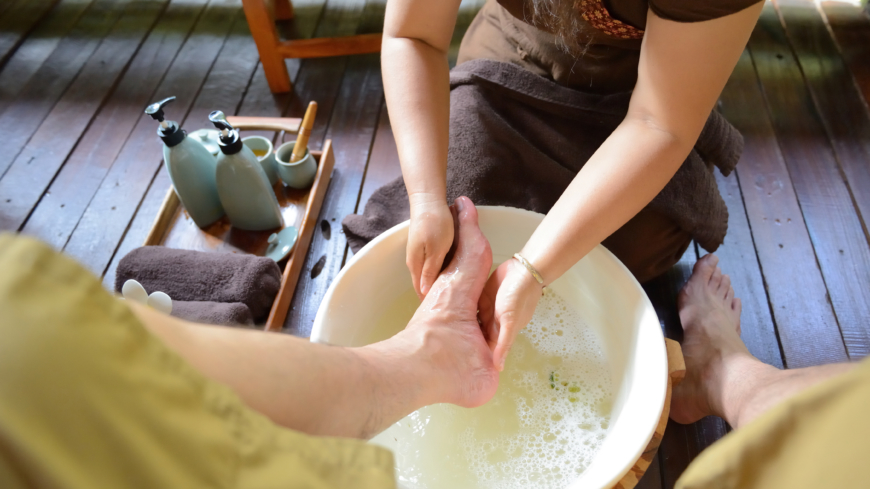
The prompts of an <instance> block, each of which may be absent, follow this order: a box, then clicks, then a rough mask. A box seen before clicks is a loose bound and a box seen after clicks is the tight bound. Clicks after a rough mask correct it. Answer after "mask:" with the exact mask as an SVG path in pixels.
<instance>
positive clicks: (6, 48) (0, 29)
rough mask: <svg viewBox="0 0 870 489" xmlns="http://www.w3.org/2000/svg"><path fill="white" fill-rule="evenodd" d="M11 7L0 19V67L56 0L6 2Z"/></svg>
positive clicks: (10, 0)
mask: <svg viewBox="0 0 870 489" xmlns="http://www.w3.org/2000/svg"><path fill="white" fill-rule="evenodd" d="M6 1H7V2H9V3H10V4H11V5H9V7H8V11H6V12H4V15H3V16H2V17H0V67H2V66H3V64H4V63H5V62H6V60H8V59H9V57H10V56H11V55H12V53H13V52H14V51H15V48H17V47H18V46H19V45H20V44H21V42H22V41H23V40H24V38H25V37H26V36H27V34H28V33H30V31H31V30H32V29H33V28H34V27H35V26H36V24H37V23H38V22H39V21H40V20H41V19H42V18H43V17H44V16H45V15H46V14H47V13H48V12H49V11H50V10H51V8H52V7H54V5H55V4H56V3H57V2H58V0H18V2H13V1H12V0H6ZM13 3H14V4H13Z"/></svg>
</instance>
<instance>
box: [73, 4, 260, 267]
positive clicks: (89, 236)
mask: <svg viewBox="0 0 870 489" xmlns="http://www.w3.org/2000/svg"><path fill="white" fill-rule="evenodd" d="M240 12H241V9H240V7H239V3H238V2H237V1H233V0H220V1H214V0H213V1H212V2H210V3H209V5H208V7H206V11H205V12H204V13H203V15H202V16H201V17H200V18H199V21H198V22H197V24H196V27H195V28H194V30H193V32H192V33H191V34H190V37H188V39H187V41H186V42H185V43H184V46H183V47H182V48H181V50H180V51H179V53H178V55H177V56H176V58H175V60H174V61H173V63H172V65H171V67H170V68H169V70H168V72H167V74H166V76H165V77H164V79H163V81H162V82H161V84H160V86H159V87H158V89H157V91H156V92H155V93H154V95H153V97H154V98H155V99H160V98H164V97H168V96H170V95H175V96H177V97H178V100H177V101H176V102H175V103H174V104H173V105H172V106H170V107H169V108H168V110H167V117H168V118H169V119H170V120H175V121H178V122H181V123H182V124H183V123H184V121H185V117H186V115H187V113H188V111H189V110H190V108H191V107H192V106H193V103H194V101H195V100H196V97H197V94H198V93H199V91H200V88H201V87H202V84H203V83H204V82H205V78H206V76H207V75H208V73H209V71H211V68H212V65H213V64H214V62H215V59H216V58H217V56H218V54H219V53H220V51H221V48H222V47H223V45H224V41H225V39H226V37H227V35H228V34H229V33H230V30H231V28H232V25H233V23H234V22H235V21H237V20H239V19H241V20H242V22H244V20H243V19H242V18H241V17H240V15H239V13H240ZM241 76H243V77H245V83H247V79H248V77H250V73H247V74H242V75H241ZM197 127H199V126H197ZM155 128H156V124H155V122H154V121H153V120H151V119H150V118H147V117H145V116H144V115H143V116H141V117H140V118H139V120H138V121H137V123H136V126H135V127H134V129H133V132H132V133H131V134H130V137H129V138H128V139H127V141H126V142H125V144H124V147H123V148H122V149H121V151H120V153H119V154H118V157H117V158H116V160H115V162H114V164H113V165H112V168H111V169H110V170H109V172H108V174H107V175H106V178H105V179H104V180H103V181H102V183H101V185H100V187H99V189H98V190H97V192H96V193H95V194H94V197H93V199H92V200H91V202H90V203H89V205H88V207H87V209H86V210H85V212H84V214H83V215H82V217H81V219H80V220H79V223H78V225H77V227H76V229H75V231H73V233H72V235H71V236H70V239H69V242H68V243H67V245H66V247H65V248H64V250H65V251H66V252H67V253H68V254H70V255H72V256H73V257H75V258H77V259H78V260H79V261H80V262H82V264H84V265H85V266H86V267H88V268H89V269H90V270H91V271H93V272H94V273H95V274H97V275H100V276H101V275H102V274H103V272H104V271H105V269H106V266H107V265H108V264H109V262H110V260H111V258H112V255H113V254H114V252H115V250H116V248H117V246H118V244H119V243H120V241H121V239H122V238H123V235H124V232H125V231H126V229H127V226H128V224H129V223H130V220H131V219H132V217H133V215H134V213H135V212H136V209H137V208H138V207H139V203H140V202H141V200H142V196H143V195H145V192H146V191H147V189H148V187H149V186H150V183H151V181H152V179H153V177H154V173H155V172H156V170H157V167H158V165H159V163H160V161H161V158H162V148H161V144H160V141H159V140H158V139H157V137H156V136H155V131H156V129H155Z"/></svg>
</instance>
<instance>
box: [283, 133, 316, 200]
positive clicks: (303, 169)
mask: <svg viewBox="0 0 870 489" xmlns="http://www.w3.org/2000/svg"><path fill="white" fill-rule="evenodd" d="M295 145H296V141H290V142H289V143H284V144H282V145H281V146H279V147H278V151H276V152H275V159H276V162H275V163H276V165H275V166H276V167H277V168H278V175H279V176H280V177H281V180H284V183H286V184H287V185H288V186H290V187H293V188H298V189H306V188H308V187H310V186H311V184H312V183H313V182H314V177H315V176H316V175H317V161H315V160H314V156H312V155H311V151H308V150H305V156H303V157H302V159H301V160H299V161H295V162H293V163H290V155H292V154H293V147H294V146H295Z"/></svg>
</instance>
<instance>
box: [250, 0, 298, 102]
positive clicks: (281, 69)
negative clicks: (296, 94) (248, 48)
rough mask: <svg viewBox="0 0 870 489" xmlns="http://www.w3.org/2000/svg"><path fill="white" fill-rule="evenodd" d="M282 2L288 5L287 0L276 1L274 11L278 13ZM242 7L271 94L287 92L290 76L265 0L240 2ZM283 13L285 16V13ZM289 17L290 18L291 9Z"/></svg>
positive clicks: (273, 21)
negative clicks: (279, 50) (279, 49)
mask: <svg viewBox="0 0 870 489" xmlns="http://www.w3.org/2000/svg"><path fill="white" fill-rule="evenodd" d="M282 1H283V2H285V3H286V4H287V5H288V6H289V5H290V3H289V1H288V0H276V10H278V11H280V9H279V7H278V5H280V4H281V3H282ZM242 6H243V7H244V9H245V17H246V18H247V19H248V27H250V29H251V35H252V36H253V37H254V42H255V43H256V44H257V51H258V52H259V53H260V64H262V65H263V71H264V72H265V73H266V81H268V82H269V89H271V90H272V93H283V92H289V91H290V74H289V73H287V66H286V65H285V64H284V56H283V55H281V54H280V53H279V52H278V44H280V41H281V40H280V38H279V37H278V31H277V29H276V28H275V20H274V19H273V18H272V13H271V12H270V11H269V7H268V6H267V5H266V2H265V0H242ZM283 13H284V14H286V11H285V12H283ZM290 15H291V16H292V9H291V10H290Z"/></svg>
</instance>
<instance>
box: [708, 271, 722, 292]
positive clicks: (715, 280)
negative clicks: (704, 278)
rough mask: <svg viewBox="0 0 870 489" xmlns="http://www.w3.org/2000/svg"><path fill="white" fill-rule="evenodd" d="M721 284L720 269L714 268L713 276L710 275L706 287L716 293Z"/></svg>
mask: <svg viewBox="0 0 870 489" xmlns="http://www.w3.org/2000/svg"><path fill="white" fill-rule="evenodd" d="M721 283H722V269H721V268H719V267H716V268H715V269H714V270H713V274H712V275H710V282H708V287H710V289H711V290H712V291H713V292H717V291H718V290H719V284H721Z"/></svg>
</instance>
